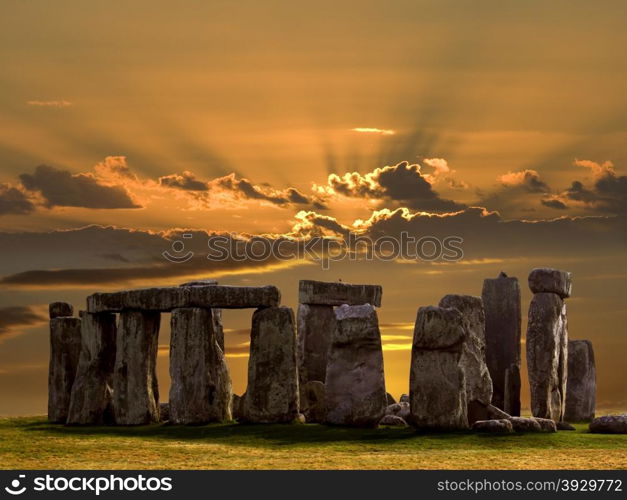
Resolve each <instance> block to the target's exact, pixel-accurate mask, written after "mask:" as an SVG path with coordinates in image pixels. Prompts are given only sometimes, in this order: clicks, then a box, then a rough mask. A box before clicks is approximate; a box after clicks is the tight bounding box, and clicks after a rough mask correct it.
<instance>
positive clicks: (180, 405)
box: [170, 308, 232, 424]
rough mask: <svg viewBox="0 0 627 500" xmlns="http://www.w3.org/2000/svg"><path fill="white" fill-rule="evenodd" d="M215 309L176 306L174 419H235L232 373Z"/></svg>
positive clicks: (172, 356)
mask: <svg viewBox="0 0 627 500" xmlns="http://www.w3.org/2000/svg"><path fill="white" fill-rule="evenodd" d="M212 316H213V315H212V310H211V309H201V308H183V309H174V310H173V311H172V318H171V321H170V325H171V328H170V331H171V333H170V380H171V386H170V422H171V423H173V424H203V423H207V422H222V421H225V420H231V418H232V415H231V397H232V391H231V377H230V376H229V370H228V368H227V365H226V360H225V358H224V353H223V352H222V349H220V346H219V345H218V340H217V338H216V333H215V330H214V322H213V317H212Z"/></svg>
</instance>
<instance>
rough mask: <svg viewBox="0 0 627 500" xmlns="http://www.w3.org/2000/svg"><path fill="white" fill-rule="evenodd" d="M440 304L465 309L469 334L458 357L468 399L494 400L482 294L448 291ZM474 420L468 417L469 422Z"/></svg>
mask: <svg viewBox="0 0 627 500" xmlns="http://www.w3.org/2000/svg"><path fill="white" fill-rule="evenodd" d="M439 306H440V307H443V308H454V309H457V310H458V311H459V312H461V313H462V317H463V322H464V328H465V329H466V337H465V340H464V345H463V348H462V356H461V358H460V360H459V364H460V366H461V368H462V369H463V370H464V375H465V380H466V401H467V404H468V405H470V404H472V403H474V402H479V403H482V404H484V405H488V404H490V402H491V401H492V379H491V378H490V373H489V371H488V367H487V365H486V360H485V315H484V312H483V304H482V301H481V298H479V297H472V296H470V295H445V296H444V297H443V298H442V300H440V304H439ZM472 422H474V420H471V419H470V418H469V423H472Z"/></svg>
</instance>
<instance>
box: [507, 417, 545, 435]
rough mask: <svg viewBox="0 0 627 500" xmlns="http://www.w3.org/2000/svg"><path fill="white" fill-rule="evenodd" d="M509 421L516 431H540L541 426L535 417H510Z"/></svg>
mask: <svg viewBox="0 0 627 500" xmlns="http://www.w3.org/2000/svg"><path fill="white" fill-rule="evenodd" d="M509 421H510V422H511V423H512V427H513V429H514V430H515V431H516V432H542V427H541V426H540V423H539V422H538V421H537V420H536V419H535V418H529V417H510V418H509Z"/></svg>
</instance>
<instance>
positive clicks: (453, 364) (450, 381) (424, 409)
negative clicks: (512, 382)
mask: <svg viewBox="0 0 627 500" xmlns="http://www.w3.org/2000/svg"><path fill="white" fill-rule="evenodd" d="M466 336H467V330H466V328H465V325H464V318H463V316H462V313H461V312H459V311H458V310H457V309H452V308H444V307H434V306H429V307H421V308H420V309H418V315H417V317H416V325H415V328H414V340H413V344H412V351H411V367H410V375H409V405H410V415H409V421H410V423H411V424H412V425H414V426H415V427H418V428H421V429H443V430H444V429H465V428H467V427H468V408H467V403H466V380H465V376H464V369H463V368H462V366H461V365H460V360H461V357H462V350H463V349H464V342H465V340H466Z"/></svg>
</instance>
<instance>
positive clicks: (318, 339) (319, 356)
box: [298, 304, 335, 391]
mask: <svg viewBox="0 0 627 500" xmlns="http://www.w3.org/2000/svg"><path fill="white" fill-rule="evenodd" d="M334 329H335V313H334V312H333V306H321V305H308V304H299V305H298V378H299V384H300V387H301V391H302V389H303V388H304V387H305V385H306V384H307V382H310V381H313V380H318V381H320V382H322V383H324V380H325V378H326V373H327V354H328V352H329V346H330V345H331V337H332V336H333V330H334Z"/></svg>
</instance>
